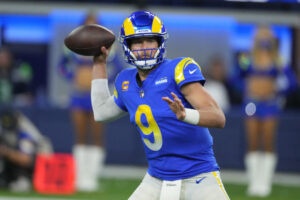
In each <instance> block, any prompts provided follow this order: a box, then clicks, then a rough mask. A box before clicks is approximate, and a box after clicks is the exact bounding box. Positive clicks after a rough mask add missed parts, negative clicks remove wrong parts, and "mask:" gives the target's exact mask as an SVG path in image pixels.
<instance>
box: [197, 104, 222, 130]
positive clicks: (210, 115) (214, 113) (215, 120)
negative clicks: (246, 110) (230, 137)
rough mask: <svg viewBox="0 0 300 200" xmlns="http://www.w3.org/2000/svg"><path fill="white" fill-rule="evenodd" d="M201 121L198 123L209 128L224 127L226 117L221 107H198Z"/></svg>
mask: <svg viewBox="0 0 300 200" xmlns="http://www.w3.org/2000/svg"><path fill="white" fill-rule="evenodd" d="M197 111H198V112H199V115H200V117H199V122H198V124H197V125H199V126H203V127H209V128H224V126H225V122H226V118H225V115H224V113H223V112H222V110H221V109H218V108H214V107H210V108H205V109H198V110H197Z"/></svg>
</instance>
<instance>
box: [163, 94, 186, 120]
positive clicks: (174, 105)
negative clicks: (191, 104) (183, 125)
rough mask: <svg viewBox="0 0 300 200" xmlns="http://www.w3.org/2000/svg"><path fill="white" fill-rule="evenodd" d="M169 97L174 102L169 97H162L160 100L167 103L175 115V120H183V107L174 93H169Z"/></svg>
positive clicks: (184, 114)
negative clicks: (170, 96)
mask: <svg viewBox="0 0 300 200" xmlns="http://www.w3.org/2000/svg"><path fill="white" fill-rule="evenodd" d="M171 95H172V97H173V98H174V101H173V100H172V99H170V98H169V97H162V99H163V100H164V101H166V102H167V103H168V105H169V107H170V109H171V110H172V111H173V112H174V113H175V115H176V117H177V119H179V120H183V119H184V118H185V116H186V113H185V109H184V106H183V104H182V102H181V100H180V99H179V98H178V97H177V95H176V94H175V93H173V92H171Z"/></svg>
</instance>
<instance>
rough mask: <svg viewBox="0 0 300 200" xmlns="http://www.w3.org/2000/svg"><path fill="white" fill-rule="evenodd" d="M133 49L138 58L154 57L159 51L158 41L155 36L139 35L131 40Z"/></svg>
mask: <svg viewBox="0 0 300 200" xmlns="http://www.w3.org/2000/svg"><path fill="white" fill-rule="evenodd" d="M130 43H131V46H130V47H131V51H132V52H133V54H134V55H135V56H136V58H138V59H144V58H153V57H154V55H155V53H156V52H157V48H158V42H157V39H155V38H153V37H139V38H132V39H131V40H130Z"/></svg>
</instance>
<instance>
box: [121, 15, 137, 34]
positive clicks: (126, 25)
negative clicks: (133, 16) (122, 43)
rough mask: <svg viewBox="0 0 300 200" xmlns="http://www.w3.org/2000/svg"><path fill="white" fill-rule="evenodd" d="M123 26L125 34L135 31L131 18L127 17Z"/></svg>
mask: <svg viewBox="0 0 300 200" xmlns="http://www.w3.org/2000/svg"><path fill="white" fill-rule="evenodd" d="M123 28H124V31H125V36H127V35H132V34H134V33H135V32H134V28H133V25H132V22H131V20H130V19H129V18H127V19H125V21H124V23H123Z"/></svg>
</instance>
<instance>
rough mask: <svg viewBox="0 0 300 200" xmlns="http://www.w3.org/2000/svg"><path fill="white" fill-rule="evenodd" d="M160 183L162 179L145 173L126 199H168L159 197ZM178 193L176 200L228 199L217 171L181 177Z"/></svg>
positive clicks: (161, 183)
mask: <svg viewBox="0 0 300 200" xmlns="http://www.w3.org/2000/svg"><path fill="white" fill-rule="evenodd" d="M162 185H163V181H162V180H160V179H158V178H155V177H152V176H150V175H149V174H148V173H147V174H146V175H145V177H144V179H143V180H142V182H141V184H140V185H139V186H138V187H137V189H136V190H135V191H134V192H133V194H132V195H131V196H130V197H129V199H128V200H170V199H162V198H161V190H162ZM179 195H180V196H179V197H178V200H229V197H228V195H227V193H226V191H225V188H224V186H223V183H222V180H221V178H220V172H219V171H215V172H208V173H202V174H199V175H197V176H194V177H191V178H187V179H182V180H181V187H180V192H179ZM172 200H175V199H172Z"/></svg>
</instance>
